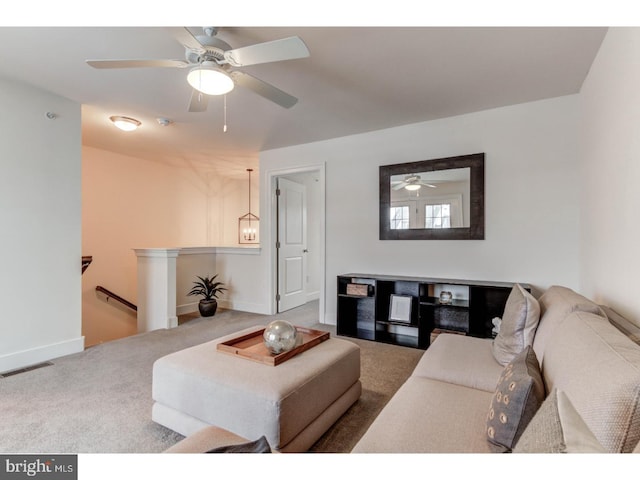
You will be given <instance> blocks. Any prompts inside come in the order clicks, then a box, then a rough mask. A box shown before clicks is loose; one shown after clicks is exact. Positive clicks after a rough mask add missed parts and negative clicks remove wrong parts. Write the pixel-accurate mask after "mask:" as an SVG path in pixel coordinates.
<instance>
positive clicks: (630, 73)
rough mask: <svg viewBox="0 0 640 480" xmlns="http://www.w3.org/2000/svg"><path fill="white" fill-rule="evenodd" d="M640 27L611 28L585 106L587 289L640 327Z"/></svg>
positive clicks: (584, 246) (589, 83)
mask: <svg viewBox="0 0 640 480" xmlns="http://www.w3.org/2000/svg"><path fill="white" fill-rule="evenodd" d="M638 59H640V28H611V29H610V30H609V32H608V33H607V36H606V37H605V39H604V41H603V43H602V46H601V48H600V51H599V53H598V55H597V57H596V59H595V61H594V63H593V65H592V67H591V70H590V72H589V75H588V77H587V79H586V80H585V82H584V84H583V87H582V91H581V94H580V97H581V101H582V126H583V132H582V135H581V138H582V156H581V166H582V168H581V171H582V174H583V176H582V177H581V178H582V185H583V190H582V197H581V200H582V202H581V203H582V218H583V219H582V235H581V240H582V241H581V267H582V268H581V274H580V280H581V282H580V283H581V288H582V289H583V290H584V292H585V294H587V295H588V296H590V297H592V298H594V299H595V300H596V301H598V302H600V303H603V304H607V305H609V306H610V307H611V308H613V309H614V310H616V311H618V313H620V314H622V315H623V316H625V317H627V318H628V319H629V320H631V321H633V322H635V323H636V324H638V325H640V295H638V291H639V290H638V272H640V250H639V249H638V245H640V212H639V211H638V208H639V207H640V135H639V133H638V132H639V125H640V88H638V85H640V62H639V61H638Z"/></svg>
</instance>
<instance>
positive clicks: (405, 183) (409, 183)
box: [391, 173, 437, 190]
mask: <svg viewBox="0 0 640 480" xmlns="http://www.w3.org/2000/svg"><path fill="white" fill-rule="evenodd" d="M422 186H425V187H429V188H437V186H436V185H433V184H431V183H424V182H423V181H422V177H421V176H420V174H417V173H412V174H410V175H406V176H405V177H404V178H403V179H402V180H395V181H392V182H391V188H392V189H393V190H400V189H402V188H405V189H407V190H419V189H420V187H422Z"/></svg>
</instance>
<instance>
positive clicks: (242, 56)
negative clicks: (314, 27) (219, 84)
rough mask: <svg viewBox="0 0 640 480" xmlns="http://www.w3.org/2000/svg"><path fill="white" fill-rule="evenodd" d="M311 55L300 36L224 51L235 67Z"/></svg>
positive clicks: (225, 56)
mask: <svg viewBox="0 0 640 480" xmlns="http://www.w3.org/2000/svg"><path fill="white" fill-rule="evenodd" d="M308 56H309V49H308V48H307V46H306V45H305V43H304V42H303V41H302V39H300V38H299V37H288V38H283V39H280V40H273V41H271V42H264V43H257V44H255V45H249V46H247V47H240V48H235V49H233V50H227V51H226V52H224V59H225V60H226V61H227V62H228V63H229V64H231V65H232V66H234V67H243V66H246V65H257V64H259V63H269V62H279V61H282V60H293V59H295V58H304V57H308Z"/></svg>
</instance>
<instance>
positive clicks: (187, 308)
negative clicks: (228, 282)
mask: <svg viewBox="0 0 640 480" xmlns="http://www.w3.org/2000/svg"><path fill="white" fill-rule="evenodd" d="M218 307H220V308H224V309H225V310H238V311H239V312H250V313H260V314H263V315H269V309H268V307H266V306H265V305H262V304H259V303H250V302H233V301H230V300H218ZM197 311H198V302H195V303H185V304H183V305H178V306H177V307H176V313H177V314H178V315H185V314H187V313H195V312H197Z"/></svg>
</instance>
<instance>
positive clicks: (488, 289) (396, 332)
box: [336, 273, 531, 349]
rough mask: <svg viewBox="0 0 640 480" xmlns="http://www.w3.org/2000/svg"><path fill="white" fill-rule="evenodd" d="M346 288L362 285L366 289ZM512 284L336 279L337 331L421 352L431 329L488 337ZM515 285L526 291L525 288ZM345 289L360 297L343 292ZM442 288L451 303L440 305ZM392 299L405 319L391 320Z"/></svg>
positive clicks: (375, 277) (371, 276) (364, 277)
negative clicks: (398, 300) (398, 303)
mask: <svg viewBox="0 0 640 480" xmlns="http://www.w3.org/2000/svg"><path fill="white" fill-rule="evenodd" d="M349 285H366V290H365V288H363V287H361V288H354V287H348V286H349ZM513 285H514V283H509V282H487V281H469V280H461V279H441V278H428V277H406V276H392V275H375V274H359V273H351V274H344V275H339V276H338V288H337V292H338V295H337V302H338V305H337V329H336V332H337V334H338V335H342V336H347V337H354V338H361V339H365V340H374V341H377V342H384V343H392V344H396V345H403V346H407V347H414V348H421V349H426V348H428V347H429V344H430V342H431V338H432V332H434V330H435V331H436V332H439V331H452V332H456V333H460V334H464V335H471V336H476V337H484V338H491V337H492V332H491V330H492V328H493V324H492V322H491V320H492V319H493V318H494V317H502V314H503V312H504V307H505V304H506V302H507V298H508V297H509V294H510V293H511V289H512V288H513ZM520 285H522V287H523V288H524V289H525V290H527V291H531V287H530V286H529V285H528V284H525V283H521V284H520ZM347 290H349V291H350V292H353V291H357V292H358V293H359V294H357V295H353V294H347ZM443 290H445V291H447V292H451V293H452V297H453V298H452V300H451V302H450V303H441V302H440V292H441V291H443ZM365 291H366V295H365ZM395 296H399V297H403V298H402V300H403V302H404V303H403V307H404V309H403V313H404V315H405V317H404V318H402V319H401V320H398V319H397V318H396V317H395V316H390V313H391V312H392V298H393V297H395ZM434 338H435V337H434Z"/></svg>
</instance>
